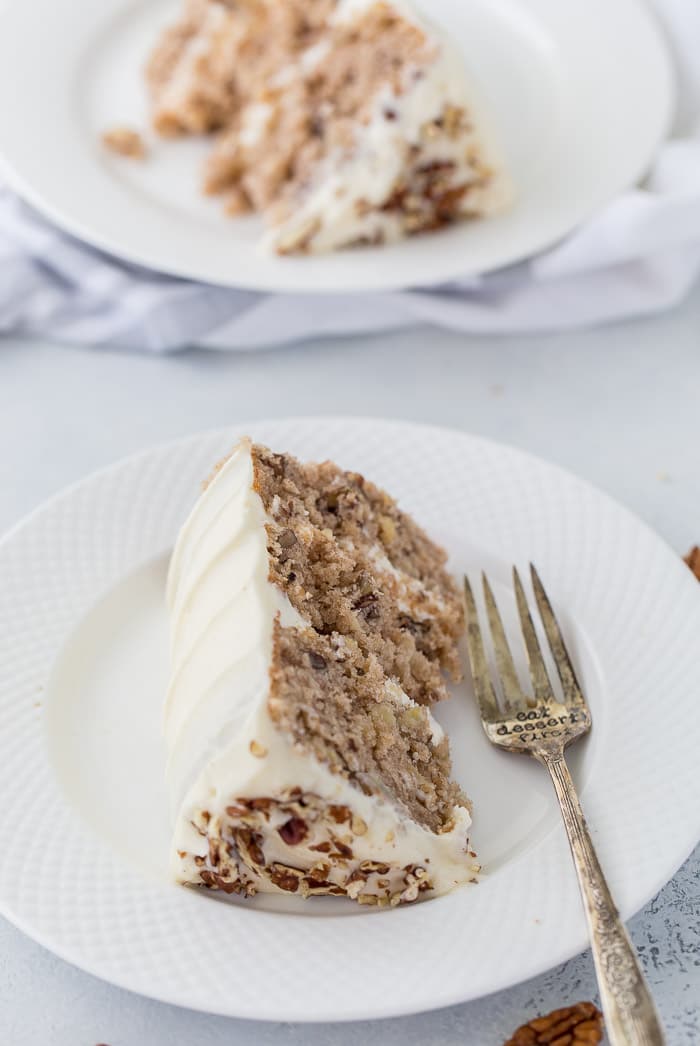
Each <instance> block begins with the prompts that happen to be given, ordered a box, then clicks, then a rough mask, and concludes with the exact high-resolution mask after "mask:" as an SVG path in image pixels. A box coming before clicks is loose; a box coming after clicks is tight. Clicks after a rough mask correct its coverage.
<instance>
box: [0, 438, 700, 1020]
mask: <svg viewBox="0 0 700 1046" xmlns="http://www.w3.org/2000/svg"><path fill="white" fill-rule="evenodd" d="M246 429H248V430H249V431H251V434H252V435H253V436H254V437H255V438H256V439H261V440H264V441H266V442H268V443H269V444H271V445H272V446H275V447H278V448H283V449H288V450H290V451H293V452H295V453H297V454H299V455H302V456H304V457H317V458H318V457H321V456H326V455H328V456H331V457H333V458H334V459H336V460H337V461H338V462H339V463H340V464H342V465H345V466H348V467H351V468H354V469H361V470H364V471H365V472H366V473H367V474H368V475H369V476H370V477H372V478H373V479H375V480H376V481H378V482H379V483H380V484H383V485H385V486H386V487H387V488H388V489H389V490H390V491H392V492H393V493H394V494H396V495H397V496H398V497H399V499H400V500H401V502H402V504H403V505H404V506H405V507H406V508H407V509H409V510H410V511H411V512H413V513H414V514H415V515H416V517H417V518H418V519H419V520H420V522H422V523H423V524H424V525H425V526H426V527H428V528H429V530H430V532H431V533H432V534H433V535H434V536H436V537H437V538H438V539H439V540H441V541H443V542H444V543H445V545H446V546H447V548H448V549H449V551H450V555H451V563H452V566H453V568H454V570H455V571H456V572H459V571H462V570H463V569H466V570H469V571H470V572H474V574H475V575H476V572H477V571H478V570H479V569H480V568H482V567H485V568H486V569H487V570H488V571H489V573H490V575H491V577H492V578H493V579H494V580H495V581H496V582H497V583H498V585H499V589H500V596H501V599H502V602H503V603H504V605H508V601H509V593H508V591H507V585H508V579H509V571H510V565H511V563H513V562H516V563H517V564H519V565H520V566H523V567H525V566H526V564H527V562H528V560H531V559H532V560H534V561H535V562H536V563H537V565H538V567H539V569H540V572H541V574H542V577H543V579H544V581H545V584H546V586H547V588H548V590H549V592H550V594H551V596H552V598H553V600H554V602H555V604H556V606H557V608H558V610H559V612H560V614H561V617H562V620H563V622H564V625H565V627H566V629H567V634H568V637H569V640H570V643H571V646H572V651H573V655H574V657H575V659H576V661H577V664H578V668H579V671H580V674H581V677H582V682H583V685H584V687H585V690H586V692H587V694H588V698H589V701H590V704H591V706H592V711H593V721H594V729H593V732H592V734H591V735H590V737H589V739H588V740H587V741H586V742H584V743H583V744H582V745H580V746H578V748H577V749H574V750H572V765H573V767H574V774H575V777H576V779H577V782H578V784H579V786H580V788H581V792H582V797H583V804H584V807H585V809H586V812H587V815H588V818H589V821H590V824H591V827H592V830H593V834H594V838H595V841H596V844H597V845H598V847H599V852H600V857H601V860H602V863H603V867H604V868H605V871H606V873H607V875H608V877H609V880H610V884H611V886H612V889H613V892H614V894H615V896H616V898H617V901H618V903H619V906H620V908H621V910H622V913H623V915H624V916H630V915H631V914H632V913H633V912H634V911H635V910H636V909H638V908H639V907H640V906H641V905H643V904H644V902H645V901H647V900H648V898H649V897H650V896H651V895H652V894H653V893H654V892H655V891H656V890H658V889H659V888H660V887H661V886H662V884H663V883H664V882H666V880H667V879H668V878H669V877H670V876H671V875H672V874H673V872H674V871H675V870H676V869H677V868H678V866H679V865H680V864H681V862H682V861H683V860H684V858H685V857H686V856H687V854H688V853H689V852H690V851H691V849H692V848H693V846H694V844H695V843H696V842H697V839H698V837H699V836H700V778H699V777H698V774H697V751H698V744H699V743H700V725H699V720H698V716H697V714H696V713H697V700H698V694H700V660H698V657H697V637H698V635H700V592H698V586H697V582H695V581H694V579H693V578H692V576H691V575H690V573H689V571H688V570H687V568H686V567H685V566H684V565H683V564H682V562H681V561H680V560H679V558H678V557H677V556H676V555H674V554H673V553H672V552H671V551H670V550H669V549H668V548H666V546H665V545H664V544H663V543H662V542H661V541H660V539H659V538H658V537H656V536H655V535H654V534H653V533H652V532H651V531H650V530H648V529H647V528H646V527H645V526H644V525H643V524H642V523H640V522H639V521H638V520H636V519H635V518H634V517H632V516H631V515H630V514H629V513H628V512H627V511H625V510H624V509H623V508H621V507H620V506H618V505H617V504H615V503H614V502H613V501H611V500H610V499H609V498H608V497H606V496H605V495H603V494H602V493H600V492H598V491H597V490H595V489H593V488H592V487H590V486H588V485H587V484H585V483H584V482H582V481H581V480H578V479H576V478H574V477H573V476H570V475H568V474H566V473H564V472H562V471H560V470H559V469H557V468H555V467H553V466H551V465H547V464H545V463H543V462H541V461H538V460H537V459H535V458H532V457H529V456H527V455H525V454H523V453H520V452H518V451H516V450H513V449H510V448H508V447H505V446H500V445H498V444H494V443H490V442H487V441H485V440H481V439H477V438H475V437H472V436H468V435H464V434H461V433H457V432H451V431H448V430H443V429H436V428H423V427H420V426H415V425H408V424H404V423H394V422H385V421H376V420H370V419H364V420H362V419H355V420H353V419H342V418H335V419H332V420H330V419H321V418H312V419H306V420H283V421H270V422H260V423H255V424H252V425H246ZM237 435H239V433H234V432H233V431H226V432H221V431H219V432H213V433H205V434H204V435H199V436H195V437H192V438H190V439H187V440H184V441H181V442H178V443H174V444H169V445H167V446H162V447H157V448H155V449H153V450H150V451H147V452H146V453H144V454H141V455H139V456H138V457H134V458H129V459H128V460H126V461H123V462H121V463H119V464H117V465H115V466H113V467H112V468H109V469H107V470H106V471H104V472H100V473H98V474H96V475H94V476H92V477H90V478H89V479H87V480H85V481H84V482H82V483H80V484H79V485H78V486H76V487H73V488H71V489H70V490H68V491H66V492H65V493H64V494H61V495H59V496H58V497H57V498H54V499H53V500H52V501H50V502H48V503H47V504H46V505H44V506H43V507H41V508H40V509H38V510H37V511H36V512H35V513H34V514H33V515H32V516H30V517H29V518H28V519H27V520H26V521H24V522H23V523H21V524H20V525H19V526H18V527H16V528H15V529H14V530H13V531H12V532H11V533H10V534H9V535H8V536H7V537H6V538H5V539H4V541H3V542H2V543H0V717H1V718H0V722H1V723H2V729H1V730H0V794H1V795H2V796H3V816H2V845H3V859H2V861H0V910H1V911H2V912H3V913H4V914H5V915H6V916H7V917H8V918H10V919H11V920H12V921H13V922H15V923H16V924H17V925H18V926H19V927H21V928H22V929H23V930H25V931H26V933H28V934H30V935H31V936H32V937H34V938H36V939H37V940H38V941H40V942H42V943H43V944H45V945H46V946H47V947H48V948H51V949H52V950H53V951H55V952H56V953H57V954H59V955H61V956H63V957H64V958H66V959H68V960H70V961H71V962H73V963H75V964H77V965H78V966H81V967H83V968H84V969H86V970H89V971H90V972H92V973H95V974H97V975H98V976H100V977H103V978H105V979H107V980H109V981H113V982H114V983H116V984H119V985H122V986H125V987H128V988H131V989H133V990H135V991H138V992H141V993H143V994H146V995H150V996H153V997H154V998H158V999H163V1000H167V1001H169V1002H174V1003H179V1004H182V1005H187V1006H191V1007H195V1008H198V1009H203V1010H208V1011H212V1012H216V1013H223V1014H230V1015H236V1016H241V1017H257V1018H269V1019H276V1020H344V1019H351V1018H366V1017H382V1016H389V1015H395V1014H402V1013H410V1012H412V1011H417V1010H421V1009H427V1008H431V1007H437V1006H443V1005H446V1004H448V1003H454V1002H457V1001H460V1000H465V999H469V998H473V997H476V996H479V995H482V994H485V993H487V992H492V991H495V990H496V989H499V988H503V987H505V986H508V985H511V984H514V983H515V982H517V981H519V980H522V979H523V978H526V977H530V976H533V975H534V974H537V973H538V972H540V971H542V970H543V969H545V968H548V967H550V966H552V965H554V964H555V963H557V962H559V961H560V960H563V959H565V958H567V957H568V956H570V955H572V954H574V953H575V952H577V951H579V950H581V949H582V948H583V947H584V946H585V944H586V933H585V927H584V921H583V916H582V911H581V905H580V902H579V898H578V893H577V886H576V880H575V876H574V871H573V867H572V865H571V860H570V857H569V853H568V849H567V844H566V840H565V837H564V833H563V829H562V826H561V824H560V819H559V814H558V812H557V810H556V808H555V805H554V801H553V797H552V794H551V788H550V785H549V782H548V779H546V775H545V773H544V771H543V770H541V768H539V767H538V766H537V765H536V764H535V763H534V762H530V761H529V760H526V759H516V758H515V757H513V756H512V755H508V754H507V753H503V752H498V751H496V750H494V749H492V748H490V746H489V745H488V743H487V741H486V739H485V737H484V735H483V732H482V730H481V727H480V725H479V722H478V719H477V715H476V711H475V708H474V702H473V700H472V695H471V693H470V688H469V686H468V685H467V684H464V685H463V686H461V687H459V688H457V689H456V691H455V694H454V699H453V700H452V701H451V702H448V703H447V704H446V706H445V707H444V708H442V709H440V710H439V712H438V718H439V719H440V720H441V721H442V722H443V724H444V725H446V726H447V728H448V730H449V731H450V734H451V738H452V746H453V754H454V761H455V766H456V773H457V776H458V778H459V780H460V781H461V783H462V784H463V785H464V787H465V788H466V790H467V791H468V793H469V794H470V795H471V796H472V798H473V800H474V804H475V817H474V829H473V842H474V845H475V847H476V849H477V850H478V852H479V856H480V858H481V860H482V862H483V866H484V878H483V881H482V882H481V883H480V884H479V885H477V886H468V887H465V888H462V889H460V890H457V891H456V892H454V893H452V894H450V895H448V896H445V897H441V898H437V899H433V900H429V901H425V902H423V903H420V904H417V905H415V906H412V907H406V908H400V909H396V910H392V911H388V912H386V911H372V910H369V911H368V910H367V909H366V908H360V907H358V906H356V905H352V904H350V903H348V902H347V901H343V900H336V899H321V898H319V899H316V901H313V902H306V903H304V902H302V901H299V900H295V899H294V898H281V899H280V898H270V897H264V896H262V897H258V898H255V899H254V900H253V901H240V900H236V899H234V900H226V899H222V898H221V897H219V896H217V895H212V894H208V893H206V892H198V891H193V890H188V889H186V888H183V887H179V886H176V885H174V884H173V883H172V882H170V881H169V880H168V877H167V872H166V860H167V850H168V815H167V812H166V802H165V796H164V794H163V768H164V754H163V751H162V745H161V737H160V703H161V699H162V696H163V694H164V690H165V685H166V675H167V649H166V620H165V612H164V607H163V587H164V579H165V569H166V557H167V553H168V550H169V548H170V547H171V545H172V542H173V539H174V537H175V534H176V531H177V530H178V527H179V525H180V523H181V522H182V520H183V519H184V517H185V515H186V514H187V512H188V510H189V508H190V506H191V503H192V501H193V499H194V497H195V496H196V494H197V491H198V488H199V482H200V480H201V479H202V477H203V476H205V475H206V474H207V473H208V471H209V469H210V467H211V465H212V463H213V462H215V461H217V460H218V459H219V458H220V457H221V455H222V454H223V453H225V452H226V451H227V450H228V449H229V448H230V447H231V445H232V443H233V441H234V439H235V437H236V436H237Z"/></svg>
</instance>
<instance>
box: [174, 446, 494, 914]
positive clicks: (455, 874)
mask: <svg viewBox="0 0 700 1046" xmlns="http://www.w3.org/2000/svg"><path fill="white" fill-rule="evenodd" d="M380 507H381V509H382V511H379V508H380ZM328 516H331V517H332V518H333V520H334V523H333V525H332V526H323V525H322V524H323V523H325V522H328V521H329V520H328V518H327V517H328ZM382 532H383V533H384V535H385V540H386V541H387V542H388V548H385V547H383V548H382V551H381V554H380V552H379V549H378V543H379V544H381V537H380V535H381V533H382ZM316 539H319V540H320V539H322V540H321V544H320V546H319V544H318V541H317V540H316ZM392 545H393V546H395V548H394V554H393V558H394V561H393V562H392V559H391V558H390V557H391V546H392ZM319 549H320V553H319ZM370 552H371V553H372V555H369V553H370ZM319 555H320V559H319ZM443 558H444V557H443V555H442V554H441V553H440V552H439V550H437V548H436V547H435V546H433V545H432V544H431V543H430V542H429V541H428V539H427V538H426V537H425V535H423V533H422V531H420V529H419V528H417V527H416V526H415V524H413V523H412V521H410V520H409V519H408V517H406V516H405V515H404V514H402V513H400V511H399V510H398V509H397V507H396V506H395V504H394V503H393V502H392V501H391V499H390V498H388V497H387V496H386V495H385V494H383V493H382V492H381V491H378V490H377V488H374V487H373V486H372V485H371V484H367V483H366V481H364V480H363V479H362V477H359V476H358V475H357V474H353V473H344V472H342V471H341V470H339V469H337V468H336V467H335V466H333V465H330V464H326V465H323V466H303V465H301V464H300V463H298V462H296V461H295V460H294V459H293V458H290V457H288V456H285V455H275V454H272V453H271V452H270V451H267V450H266V449H265V448H259V447H253V446H252V445H251V444H250V442H249V441H243V442H242V443H241V444H239V446H238V447H237V448H236V450H235V451H234V452H233V454H232V455H231V456H230V457H229V458H228V459H227V460H226V461H225V462H224V463H223V464H222V465H221V466H220V467H219V468H218V469H217V470H216V471H215V473H214V475H213V477H212V478H211V480H210V481H209V483H208V485H207V486H206V489H205V490H204V492H203V493H202V496H201V497H200V499H199V501H198V502H197V504H196V505H195V508H194V509H193V511H192V513H191V515H190V517H189V519H188V520H187V522H186V523H185V525H184V527H183V529H182V531H181V534H180V536H179V538H178V541H177V544H176V548H175V551H174V553H173V558H172V562H171V568H170V573H169V580H168V605H169V608H170V613H171V635H172V651H171V655H172V666H173V667H172V676H171V682H170V687H169V690H168V694H167V698H166V703H165V713H164V720H165V735H166V741H167V745H168V752H169V762H168V787H169V792H170V796H171V803H172V811H173V819H174V825H175V828H174V836H173V871H174V875H175V877H176V878H177V879H179V880H180V881H181V882H185V883H191V884H204V885H207V886H210V887H215V888H219V889H223V890H225V891H227V892H237V893H242V894H250V893H253V892H255V891H257V890H264V891H282V892H294V893H300V894H301V895H304V896H309V895H315V894H320V893H331V894H338V895H347V896H350V897H353V898H357V899H358V900H360V901H361V902H362V903H369V904H382V905H383V904H397V903H399V902H401V901H408V900H414V899H415V898H416V897H417V896H418V894H419V893H421V892H426V891H429V890H433V891H437V892H443V891H445V890H448V889H451V888H452V887H453V886H455V885H457V884H458V883H460V882H464V881H468V880H470V879H472V878H473V877H474V875H475V871H476V866H475V863H474V855H473V854H471V853H470V851H469V843H468V838H467V833H468V828H469V824H470V815H469V811H468V807H467V803H466V800H465V799H464V797H463V795H462V793H461V792H460V790H459V788H458V787H457V786H456V785H455V784H453V783H452V782H451V781H450V778H449V752H448V742H447V739H446V738H445V737H444V735H443V732H442V730H441V729H440V727H439V726H438V724H437V723H436V722H435V720H434V719H433V717H432V715H431V714H430V712H429V710H428V708H426V707H424V706H423V705H421V704H419V703H418V702H417V701H414V700H413V697H412V694H411V693H410V691H411V690H412V689H413V690H415V691H416V693H417V694H418V695H419V696H425V688H424V683H425V680H424V679H421V676H422V675H424V673H422V672H421V671H420V666H421V665H422V664H424V663H425V664H426V665H428V666H430V667H434V664H433V661H432V659H433V657H435V658H437V664H438V665H439V663H440V658H442V660H443V661H444V663H445V664H450V663H451V662H452V661H453V653H454V652H453V650H452V647H451V637H450V631H449V629H450V628H451V629H453V630H455V629H457V628H458V626H459V622H460V621H461V610H460V608H459V603H458V599H457V596H456V591H455V589H454V585H453V583H452V582H451V580H450V579H449V576H448V575H447V574H445V572H444V568H443V565H442V563H443ZM373 560H376V561H378V562H379V567H378V568H375V571H374V572H372V570H371V567H370V564H371V563H372V562H373ZM320 562H321V563H322V564H323V569H321V567H320V566H319V563H320ZM295 565H296V567H297V572H298V575H299V577H300V578H302V579H303V578H304V577H306V579H307V580H308V583H309V586H310V589H311V590H313V591H311V590H309V591H307V590H305V589H304V586H303V585H302V586H299V585H296V584H295V582H296V580H297V578H296V576H292V578H291V580H290V575H295V571H294V570H293V569H291V568H292V567H294V566H295ZM329 570H330V575H329V574H328V571H329ZM409 571H410V572H409ZM343 572H345V574H346V575H347V576H343ZM330 577H333V578H335V581H336V582H337V584H338V586H339V587H335V586H334V585H333V584H331V583H330V581H329V578H330ZM358 578H359V580H358ZM358 583H359V584H361V585H363V586H367V585H369V594H371V596H372V599H370V600H369V601H368V602H365V603H364V604H362V602H361V601H362V597H360V602H361V605H360V606H359V607H357V606H355V607H354V608H353V604H354V603H357V599H356V598H355V597H356V585H357V584H358ZM384 584H386V585H388V586H389V589H390V591H391V593H392V598H394V599H399V601H400V599H401V598H403V599H404V601H406V600H408V602H405V607H406V609H404V610H403V611H401V613H402V614H403V615H404V616H408V612H409V611H410V612H412V613H413V614H417V613H418V611H417V609H416V608H417V605H418V604H420V605H421V606H422V608H423V611H425V608H426V607H427V606H434V607H436V608H437V609H438V612H439V613H441V615H442V620H443V626H442V629H440V628H439V627H438V626H436V625H435V624H434V623H433V622H431V628H432V629H433V631H434V632H435V630H436V628H437V630H438V631H439V632H440V637H441V638H440V642H439V643H438V642H437V639H436V636H437V632H435V635H434V636H433V641H432V646H433V647H434V649H435V651H436V653H434V654H433V653H431V656H430V657H429V656H427V654H426V652H425V650H424V651H423V652H421V651H420V650H419V649H418V645H417V642H416V635H415V628H413V629H406V631H405V636H406V637H407V645H406V647H405V649H404V653H406V652H407V651H408V650H412V651H413V655H414V656H415V657H416V658H417V660H416V662H415V664H414V674H411V672H406V674H405V678H404V681H403V685H402V684H401V683H400V682H399V680H398V678H397V674H396V673H392V672H387V671H386V670H385V667H384V665H383V663H382V658H381V657H380V656H379V654H380V653H381V651H380V649H379V638H380V636H381V627H380V628H379V630H378V628H377V622H378V621H379V626H381V624H382V622H383V620H384V618H383V617H382V616H380V617H379V618H376V617H375V616H374V615H373V614H370V615H369V620H367V615H366V614H364V613H363V611H366V609H367V608H369V607H374V606H375V604H378V605H379V607H382V606H383V605H384V602H383V601H384V600H385V597H386V592H385V591H384V587H383V586H384ZM339 592H340V601H339V602H338V599H339ZM399 593H401V595H400V596H399ZM307 596H308V597H309V598H308V599H307V598H306V597H307ZM341 612H342V613H341ZM328 615H334V618H333V621H332V622H331V621H330V619H329V616H328ZM411 620H413V621H414V626H415V620H414V619H411ZM394 624H395V622H394ZM334 626H338V627H334ZM390 626H391V621H388V624H387V628H388V630H389V631H391V628H390ZM343 628H344V630H342V629H343ZM426 634H427V633H426ZM419 636H421V641H423V642H424V644H425V643H428V645H430V643H429V641H428V640H426V639H425V636H424V635H423V633H421V632H420V630H419ZM391 646H392V645H391V643H389V652H388V653H386V652H385V653H386V657H385V661H386V664H387V665H388V666H392V665H395V664H399V665H404V661H403V660H402V659H398V661H397V659H396V654H395V650H393V649H391ZM427 649H428V648H427V647H426V650H427ZM409 661H410V659H409ZM404 667H405V665H404ZM415 669H418V674H415ZM440 686H441V687H443V688H444V684H440ZM407 691H408V692H407ZM432 696H433V697H436V696H443V694H442V691H441V693H440V694H439V695H438V694H436V693H433V694H432Z"/></svg>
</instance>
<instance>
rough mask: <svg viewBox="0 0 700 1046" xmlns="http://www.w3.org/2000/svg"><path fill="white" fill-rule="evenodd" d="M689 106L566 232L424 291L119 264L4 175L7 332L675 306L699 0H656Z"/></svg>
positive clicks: (477, 320)
mask: <svg viewBox="0 0 700 1046" xmlns="http://www.w3.org/2000/svg"><path fill="white" fill-rule="evenodd" d="M655 6H656V8H657V11H658V14H659V18H660V20H661V22H662V24H663V27H664V29H665V31H666V33H667V35H668V38H669V41H670V43H671V46H672V48H673V50H674V53H675V57H676V61H677V68H678V81H679V92H680V105H679V111H678V116H677V121H676V126H675V127H674V131H673V136H672V137H671V138H669V139H668V140H667V141H666V142H664V144H663V145H662V147H661V149H660V150H659V153H658V156H657V157H656V159H655V162H654V164H653V167H652V170H651V172H650V175H649V177H648V178H647V179H646V181H645V183H644V186H643V188H639V187H637V188H633V189H630V190H629V191H627V192H625V193H622V194H621V195H620V196H618V197H617V198H616V199H614V200H613V201H612V202H611V203H610V204H609V205H608V206H607V207H605V208H604V209H603V210H602V211H601V212H600V213H599V214H597V215H596V216H595V217H593V218H592V219H591V220H590V221H588V222H586V223H585V224H584V225H583V226H581V227H580V228H579V229H578V230H576V231H575V232H574V233H572V234H571V235H570V236H569V237H568V238H567V239H566V240H565V241H564V242H562V243H560V244H558V245H557V246H556V247H554V248H553V249H552V250H550V251H547V252H544V253H542V254H540V255H538V256H537V257H534V258H532V259H530V260H529V261H526V262H523V263H522V264H519V265H515V266H512V267H510V268H508V269H505V270H501V271H500V272H496V273H492V274H490V275H488V276H485V277H481V278H477V279H470V280H468V281H463V282H459V281H458V282H455V283H451V284H449V285H445V286H441V287H437V288H433V289H430V290H423V291H404V292H397V293H379V294H364V295H360V296H357V295H352V296H344V295H340V294H338V295H328V296H326V295H321V296H312V295H299V294H257V293H251V292H248V291H238V290H229V289H225V288H219V287H211V286H206V285H203V284H197V283H190V282H187V281H184V280H176V279H172V278H169V277H166V276H160V275H158V274H155V273H152V272H149V271H147V270H144V269H140V268H137V267H134V266H130V265H126V264H123V263H121V262H119V261H117V260H115V259H113V258H111V257H109V256H107V255H105V254H102V253H100V252H98V251H95V250H93V249H92V248H90V247H87V246H85V245H83V244H81V243H79V242H78V241H77V240H75V239H73V238H71V237H68V236H66V235H65V234H63V233H61V232H59V231H58V230H57V229H55V228H54V227H53V226H51V225H50V224H49V223H48V222H46V221H45V220H44V219H43V218H41V217H40V216H39V215H38V214H36V213H35V212H34V211H33V210H32V209H31V208H29V207H28V206H27V205H26V204H24V203H23V202H21V201H20V200H19V199H18V198H17V197H16V196H14V195H13V194H12V193H11V192H10V191H9V190H8V189H7V188H4V187H2V186H0V272H1V273H2V279H1V280H0V333H2V332H5V333H9V332H15V333H18V334H28V335H31V334H34V335H43V336H46V337H49V338H52V339H54V340H58V341H64V342H71V343H79V344H87V345H98V346H105V347H113V348H131V349H137V350H146V351H155V352H159V351H167V350H170V349H177V348H181V347H184V346H188V345H202V346H208V347H210V348H217V349H254V348H259V347H261V346H264V345H271V344H275V343H280V342H289V341H294V340H297V339H300V338H307V337H317V336H321V335H324V334H357V333H361V332H365V331H370V330H388V329H395V328H400V327H406V326H409V325H412V324H416V323H421V322H422V323H432V324H437V325H440V326H443V327H449V328H451V329H453V330H459V331H479V332H493V333H505V332H513V331H545V330H553V329H557V328H563V327H580V326H585V325H590V324H596V323H602V322H605V321H608V320H612V319H616V318H621V317H623V316H630V315H641V314H644V313H651V312H656V311H659V310H661V309H665V308H668V307H669V306H671V305H674V304H675V303H676V302H678V301H680V300H681V299H682V298H683V296H684V295H685V293H686V292H687V291H688V289H689V288H690V286H691V285H692V284H693V282H694V281H695V279H696V278H697V276H698V275H699V274H700V0H655Z"/></svg>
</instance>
